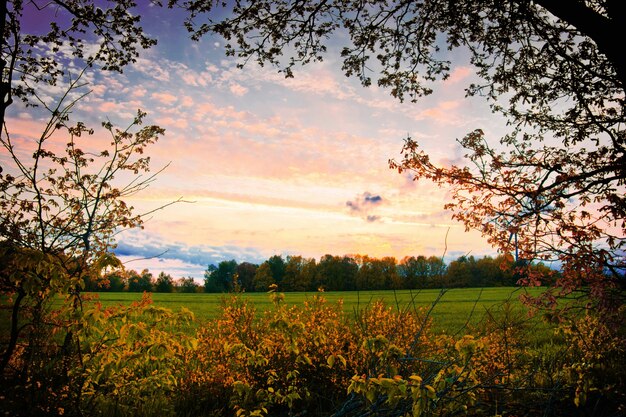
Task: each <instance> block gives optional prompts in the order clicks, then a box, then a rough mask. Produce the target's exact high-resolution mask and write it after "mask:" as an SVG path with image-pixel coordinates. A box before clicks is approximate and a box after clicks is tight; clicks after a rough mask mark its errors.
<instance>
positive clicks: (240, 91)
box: [229, 83, 248, 97]
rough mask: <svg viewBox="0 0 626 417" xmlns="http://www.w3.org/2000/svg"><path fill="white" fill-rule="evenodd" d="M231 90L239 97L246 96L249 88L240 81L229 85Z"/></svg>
mask: <svg viewBox="0 0 626 417" xmlns="http://www.w3.org/2000/svg"><path fill="white" fill-rule="evenodd" d="M229 90H230V92H231V93H233V94H234V95H236V96H237V97H241V96H244V95H245V94H246V93H247V92H248V89H247V88H246V87H244V86H242V85H241V84H238V83H232V84H231V85H230V87H229Z"/></svg>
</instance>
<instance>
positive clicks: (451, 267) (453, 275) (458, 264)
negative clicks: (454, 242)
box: [444, 256, 482, 288]
mask: <svg viewBox="0 0 626 417" xmlns="http://www.w3.org/2000/svg"><path fill="white" fill-rule="evenodd" d="M477 280H478V279H477V273H476V259H475V258H474V257H473V256H460V257H459V258H457V259H455V260H454V261H452V262H450V263H449V264H448V269H447V271H446V275H445V279H444V282H445V285H446V287H448V288H458V287H471V286H480V287H482V285H472V284H473V283H474V282H475V281H477Z"/></svg>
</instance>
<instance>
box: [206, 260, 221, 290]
mask: <svg viewBox="0 0 626 417" xmlns="http://www.w3.org/2000/svg"><path fill="white" fill-rule="evenodd" d="M215 271H217V267H216V266H215V265H213V264H210V265H209V266H207V268H206V271H204V292H218V289H217V285H216V283H215V280H214V278H213V273H214V272H215Z"/></svg>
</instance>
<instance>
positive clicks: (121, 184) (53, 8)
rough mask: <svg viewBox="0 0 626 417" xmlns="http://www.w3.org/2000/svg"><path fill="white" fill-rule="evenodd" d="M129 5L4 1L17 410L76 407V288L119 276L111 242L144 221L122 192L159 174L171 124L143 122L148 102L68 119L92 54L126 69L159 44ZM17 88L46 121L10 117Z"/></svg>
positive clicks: (9, 284) (3, 139) (102, 64)
mask: <svg viewBox="0 0 626 417" xmlns="http://www.w3.org/2000/svg"><path fill="white" fill-rule="evenodd" d="M132 5H133V3H132V2H129V1H117V2H110V3H109V4H108V6H110V7H105V8H98V7H95V5H94V4H93V3H92V2H82V1H74V0H68V1H58V2H48V3H46V4H41V5H39V4H36V3H35V2H22V1H8V2H2V7H1V8H0V15H1V16H0V18H1V21H2V26H1V31H2V45H1V49H2V59H1V62H0V64H1V71H0V72H1V77H2V80H1V91H0V95H1V97H2V99H1V103H0V109H1V111H0V126H1V128H2V129H0V144H1V145H2V146H1V155H0V156H1V158H2V166H1V167H0V212H1V213H2V214H1V215H0V246H1V248H2V249H1V251H0V252H1V253H0V257H2V268H1V270H2V271H1V277H0V279H1V280H2V283H1V285H0V290H1V294H0V296H1V297H2V298H3V306H4V302H5V300H8V303H7V305H6V307H8V308H9V309H10V311H11V314H10V319H9V322H8V323H9V325H8V332H7V333H6V334H5V333H3V334H2V363H1V369H0V378H1V382H2V387H3V389H4V388H8V389H15V390H17V392H19V395H20V398H22V399H23V401H24V402H26V403H28V406H29V407H30V408H29V409H27V410H20V409H17V410H13V411H17V412H24V413H26V414H31V412H32V413H36V414H45V413H50V414H55V413H63V412H64V409H63V408H62V407H61V408H58V409H57V407H59V406H60V405H61V404H63V407H65V406H67V407H70V408H71V409H73V410H76V409H77V408H76V402H75V401H76V400H77V398H78V396H76V395H74V392H73V391H72V390H71V389H70V388H71V387H70V386H71V385H72V384H73V382H72V378H73V376H72V375H73V374H72V373H73V372H74V371H75V370H76V364H77V363H81V361H82V360H83V359H86V358H85V357H83V353H84V350H83V349H82V346H81V340H80V336H79V335H80V334H81V331H83V330H84V329H85V328H86V327H88V326H89V324H88V323H87V322H86V321H84V316H83V311H82V302H83V301H84V299H83V297H82V295H81V292H82V291H83V289H84V288H85V286H87V285H89V286H90V287H92V288H93V287H96V288H98V287H101V286H102V285H104V284H105V282H106V281H109V282H108V283H106V284H111V283H112V282H115V284H116V285H117V284H122V283H123V277H122V276H120V275H119V274H121V273H123V272H122V270H121V268H120V266H121V265H120V263H119V261H118V260H117V259H116V258H115V257H114V256H113V255H112V254H111V253H110V252H111V249H112V248H113V247H114V245H115V236H116V234H117V233H119V232H120V231H121V230H122V229H125V228H133V227H140V226H141V225H142V216H141V215H138V214H136V213H134V212H133V208H132V207H130V206H129V205H127V204H126V202H125V199H126V198H127V197H129V196H132V195H134V194H135V193H137V192H139V191H141V190H143V189H145V188H146V187H147V186H148V185H149V184H150V183H151V182H152V181H153V180H154V178H155V176H156V175H157V174H158V172H157V173H150V172H149V171H150V158H149V157H147V156H146V155H144V152H145V151H146V149H147V147H149V146H150V145H152V144H154V143H155V142H156V141H157V140H158V138H159V137H160V136H161V135H163V133H164V130H163V129H161V128H160V127H158V126H154V125H152V126H142V125H143V122H144V119H145V116H146V114H145V113H143V112H142V111H138V112H137V114H136V116H135V117H134V119H133V120H132V121H131V122H130V124H129V125H128V126H127V127H125V128H118V127H116V126H115V125H114V124H113V123H111V122H110V121H106V122H104V123H103V124H102V128H101V129H94V128H92V127H90V126H87V125H86V124H85V123H83V122H81V121H76V120H73V119H72V114H73V112H74V110H75V109H76V107H78V106H79V102H80V100H81V99H82V98H83V97H84V96H85V95H87V94H88V93H89V91H88V90H87V88H86V87H87V85H88V83H87V82H85V80H86V79H89V76H90V75H91V74H88V73H89V72H90V71H92V69H93V68H94V67H95V66H99V68H100V69H108V70H116V71H121V68H122V66H124V65H125V64H127V63H129V62H131V61H133V60H134V59H135V57H136V56H137V53H138V52H137V50H138V48H139V47H148V46H150V45H152V44H154V41H153V40H150V39H149V38H147V37H145V36H144V35H143V31H142V29H141V28H140V27H139V25H138V22H139V18H138V17H137V16H133V15H132V14H130V13H127V11H126V7H127V6H128V7H130V6H132ZM29 19H33V21H37V22H38V23H40V25H36V26H37V29H36V31H37V33H27V32H26V30H25V29H24V28H25V27H33V25H25V24H24V23H25V22H26V21H27V20H29ZM61 51H62V53H61ZM51 92H60V93H59V95H57V96H55V97H51V96H50V94H51ZM14 98H19V99H20V100H21V101H22V103H21V105H22V106H25V107H26V108H27V109H28V111H29V115H30V116H31V119H32V120H33V123H39V126H40V127H41V131H32V132H26V133H24V132H20V131H19V130H15V129H14V126H13V125H12V120H11V119H5V111H6V109H7V108H8V107H9V106H10V105H11V104H12V103H13V99H14ZM35 121H37V122H35ZM103 143H104V144H103ZM111 274H116V275H111ZM112 277H116V278H119V279H113V280H111V279H110V278H112ZM59 304H60V306H59Z"/></svg>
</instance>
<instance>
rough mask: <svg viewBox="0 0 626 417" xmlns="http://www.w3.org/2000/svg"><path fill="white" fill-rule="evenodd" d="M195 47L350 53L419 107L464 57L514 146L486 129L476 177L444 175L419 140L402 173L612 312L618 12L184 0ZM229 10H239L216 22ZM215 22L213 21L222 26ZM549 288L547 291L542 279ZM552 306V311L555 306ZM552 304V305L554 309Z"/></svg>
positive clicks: (483, 4) (547, 2)
mask: <svg viewBox="0 0 626 417" xmlns="http://www.w3.org/2000/svg"><path fill="white" fill-rule="evenodd" d="M169 5H170V6H174V5H178V6H183V7H186V8H187V9H188V10H189V11H190V15H189V19H188V21H187V28H188V29H189V31H190V32H191V33H192V37H193V38H194V39H199V38H201V37H202V36H204V35H205V34H208V33H217V34H220V35H222V36H223V37H224V38H225V39H226V40H227V42H228V45H227V53H228V54H229V55H232V56H235V57H237V58H239V60H240V63H241V65H244V64H245V63H246V62H247V61H249V60H255V61H257V62H258V63H259V64H261V65H264V64H271V65H274V66H277V67H278V69H279V71H281V72H283V73H284V74H285V75H286V76H287V77H291V76H293V70H294V68H295V66H296V65H299V64H307V63H309V62H313V61H321V60H322V59H323V57H324V54H325V53H327V47H328V46H329V45H331V44H332V45H333V46H335V45H337V44H340V46H341V47H342V49H341V58H342V60H343V65H342V68H343V71H344V72H345V74H346V75H347V76H354V77H358V79H359V80H360V81H361V83H362V84H363V85H364V86H368V85H370V84H371V83H372V82H376V83H377V84H378V85H379V86H382V87H385V88H388V89H389V90H390V92H391V94H392V95H393V96H395V97H397V98H398V99H400V100H407V99H408V100H411V101H415V100H417V99H418V98H420V97H421V96H424V95H428V94H430V93H432V91H433V88H435V87H436V86H437V81H438V80H442V79H446V78H447V77H448V76H449V74H450V71H451V69H452V67H453V64H454V63H453V62H450V61H449V60H448V57H449V56H450V55H449V54H447V51H446V49H449V50H453V49H456V48H462V49H464V50H466V51H468V52H469V53H470V57H471V58H470V62H471V64H472V65H473V66H474V68H475V70H476V74H477V75H478V77H479V79H480V82H477V83H475V84H471V85H467V86H466V93H467V95H468V96H480V97H484V98H485V100H487V101H488V102H489V103H490V105H491V107H492V110H493V111H494V112H495V113H499V114H501V115H503V116H504V117H505V118H506V120H507V124H508V126H509V132H508V134H506V135H505V136H504V137H502V138H488V137H486V135H485V133H484V132H483V131H482V130H481V129H480V126H476V129H475V130H474V131H473V132H461V134H462V135H465V134H466V136H465V137H464V138H463V139H462V140H460V141H459V143H460V145H461V146H462V147H464V148H465V149H466V150H467V154H466V157H467V162H468V163H467V165H464V166H451V167H450V166H439V165H437V164H436V163H434V162H433V161H431V160H430V159H429V156H428V155H426V154H425V153H424V152H423V151H422V150H421V149H420V147H419V145H418V143H417V142H416V141H414V140H413V139H411V138H408V139H406V143H405V147H404V149H403V157H402V159H401V160H400V161H395V160H392V161H390V165H391V167H392V168H394V169H398V170H399V171H401V172H402V171H410V172H412V173H414V174H415V178H416V179H421V178H426V179H430V180H432V181H434V182H436V183H438V184H441V185H445V186H447V187H450V188H451V189H452V194H453V200H452V202H451V203H450V204H448V205H447V208H449V209H450V210H451V211H452V213H453V217H454V218H456V219H457V220H459V221H461V222H462V223H464V224H465V226H466V227H467V228H468V229H470V228H471V229H477V230H480V231H481V232H482V233H483V234H484V235H485V236H486V237H487V238H488V239H489V241H490V242H491V243H492V244H494V245H495V246H497V247H498V248H499V249H500V250H502V251H503V252H512V251H513V250H514V249H515V248H514V247H513V243H511V239H509V237H510V236H512V235H513V234H515V235H516V236H517V238H518V239H517V242H518V243H517V245H518V246H519V247H518V249H519V253H520V256H521V257H523V258H524V259H526V260H534V259H542V260H552V261H557V262H559V264H561V265H562V266H563V270H564V271H565V272H566V273H565V274H564V277H565V278H564V279H563V280H560V281H559V283H558V284H559V287H560V289H561V290H562V292H561V293H568V292H570V291H572V290H574V289H576V288H581V287H585V288H590V289H591V293H592V294H594V296H595V298H596V299H598V300H601V303H604V302H605V301H606V296H608V295H611V294H613V295H614V294H615V293H614V292H613V291H612V290H611V288H613V287H615V285H618V282H619V280H620V279H621V277H622V276H623V270H624V267H625V263H624V256H623V255H624V249H625V240H624V233H625V232H626V223H625V218H626V198H625V196H624V189H625V182H626V133H625V131H624V127H623V126H624V123H625V122H626V116H625V109H626V107H625V98H624V97H625V96H624V89H625V86H626V55H625V54H624V53H623V47H622V46H621V44H620V41H619V40H621V39H624V38H625V36H624V35H625V34H626V25H625V23H626V14H624V13H623V12H622V10H623V7H622V6H623V5H622V4H621V2H619V1H617V0H589V1H583V0H572V1H556V0H537V1H530V0H508V1H500V0H497V1H496V0H491V1H476V0H459V1H441V0H420V1H414V0H395V1H386V2H380V1H361V0H359V1H352V0H329V1H296V2H294V1H288V0H280V1H274V0H272V1H269V0H260V1H256V0H255V1H236V2H233V3H228V4H227V2H212V1H202V0H186V1H185V0H171V1H170V2H169ZM216 5H221V6H222V7H226V8H228V11H227V12H226V16H227V17H225V18H216V17H214V16H221V15H224V14H218V13H215V11H214V8H215V7H217V6H216ZM209 12H211V13H209ZM527 282H528V283H530V284H539V283H541V282H543V281H542V277H539V276H536V275H533V274H531V275H529V276H528V279H527ZM544 301H545V300H544ZM548 301H549V303H548V304H552V303H553V301H554V300H553V299H548Z"/></svg>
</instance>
